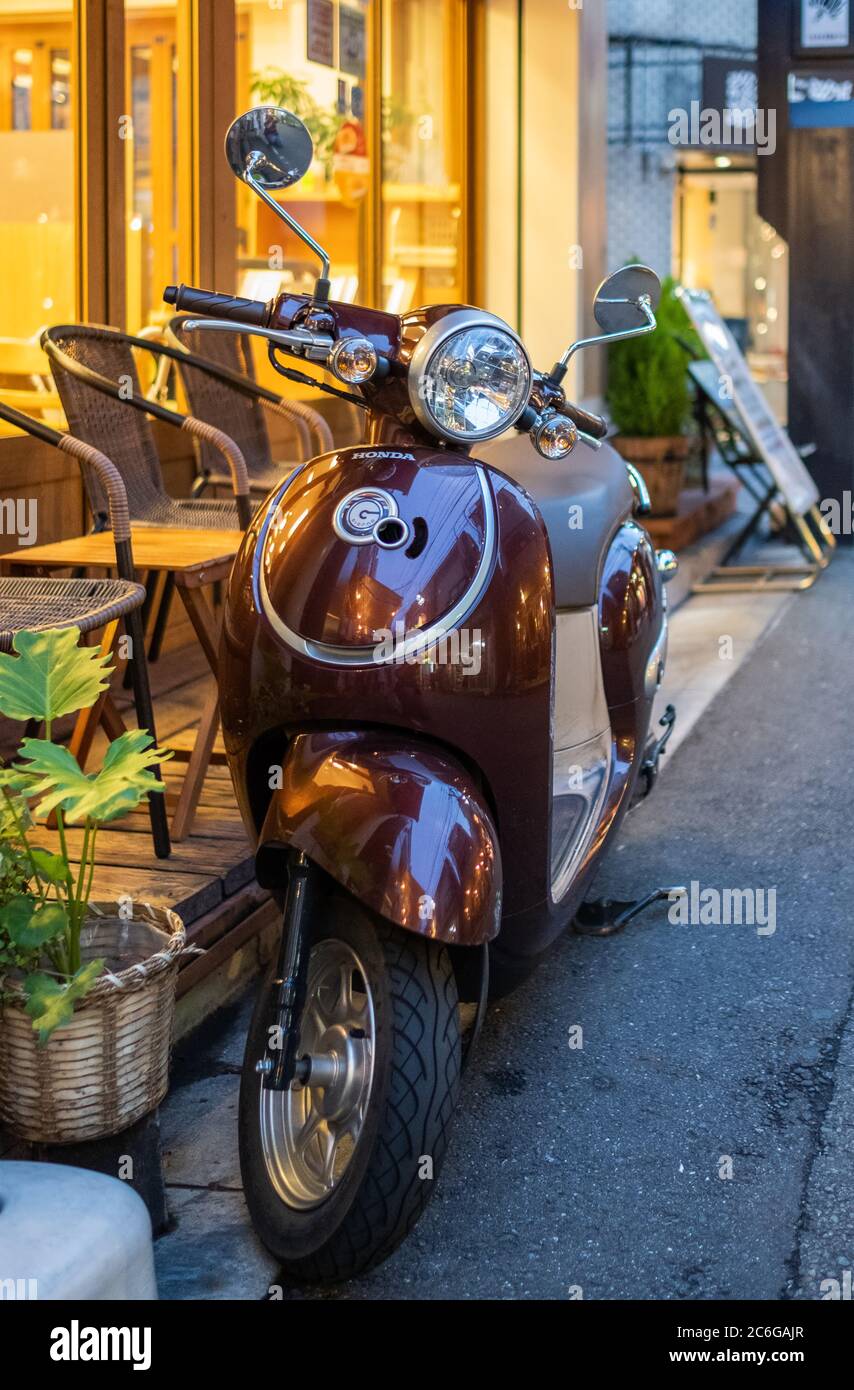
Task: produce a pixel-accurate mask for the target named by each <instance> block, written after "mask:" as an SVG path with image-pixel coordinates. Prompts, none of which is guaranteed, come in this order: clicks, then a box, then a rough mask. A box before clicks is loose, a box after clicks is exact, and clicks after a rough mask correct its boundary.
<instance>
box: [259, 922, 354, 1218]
mask: <svg viewBox="0 0 854 1390" xmlns="http://www.w3.org/2000/svg"><path fill="white" fill-rule="evenodd" d="M375 1036H376V1035H375V1026H374V1001H373V998H372V996H371V990H370V985H369V984H368V976H367V973H366V971H365V969H364V967H363V965H362V962H361V961H360V959H359V957H358V956H357V954H356V952H355V951H354V950H353V949H352V947H351V946H349V945H348V944H347V943H346V942H344V941H340V940H338V939H337V938H330V939H329V940H326V941H321V942H319V943H318V944H317V945H316V946H315V947H314V948H313V950H312V952H311V956H310V958H309V963H308V980H307V982H306V996H305V1008H304V1009H303V1016H302V1027H301V1031H300V1047H299V1054H300V1056H301V1057H302V1056H305V1055H306V1054H308V1055H309V1056H310V1057H311V1058H312V1066H313V1070H314V1075H315V1078H316V1079H315V1082H314V1084H312V1082H311V1080H309V1083H308V1085H306V1086H300V1085H297V1084H296V1083H294V1085H293V1086H292V1087H291V1089H290V1090H288V1091H271V1090H268V1089H267V1088H266V1087H264V1086H263V1085H262V1086H261V1094H260V1122H261V1145H262V1148H263V1152H264V1161H265V1163H266V1167H267V1174H268V1176H269V1179H270V1182H271V1184H272V1186H273V1188H274V1189H275V1191H276V1193H277V1194H278V1196H279V1197H280V1198H281V1199H282V1201H283V1202H285V1203H286V1204H287V1205H288V1206H289V1207H295V1208H296V1209H297V1210H303V1211H306V1210H308V1209H309V1208H311V1207H316V1206H319V1205H320V1203H321V1202H323V1201H325V1200H326V1198H327V1197H329V1195H330V1193H331V1192H332V1191H333V1189H334V1188H335V1187H336V1186H337V1184H338V1183H339V1182H340V1181H341V1179H342V1177H343V1176H344V1173H345V1172H346V1170H347V1167H348V1165H349V1163H350V1161H351V1159H352V1157H353V1154H354V1152H355V1149H356V1145H357V1143H358V1142H359V1136H360V1134H361V1132H362V1128H363V1126H364V1123H365V1116H366V1115H367V1113H368V1102H369V1100H370V1095H371V1085H372V1082H373V1075H374V1052H375Z"/></svg>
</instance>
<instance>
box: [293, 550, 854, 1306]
mask: <svg viewBox="0 0 854 1390" xmlns="http://www.w3.org/2000/svg"><path fill="white" fill-rule="evenodd" d="M852 594H854V557H852V556H849V555H844V556H842V557H841V558H839V559H838V560H837V561H836V563H835V564H834V565H833V567H832V568H831V570H830V571H829V573H828V574H827V575H826V576H825V577H824V578H823V579H822V580H821V582H820V583H819V584H818V585H817V586H816V588H815V589H813V590H812V591H810V592H808V593H806V594H804V595H801V596H799V597H798V598H797V600H796V601H795V602H794V603H793V604H792V605H791V606H790V607H789V608H788V610H787V611H786V613H785V615H784V617H783V619H782V621H781V622H780V623H779V624H778V625H777V626H776V628H774V629H773V630H772V631H771V632H770V633H769V634H768V635H767V636H766V638H765V639H764V641H763V642H762V644H761V645H760V647H759V648H758V649H757V651H756V652H755V653H754V654H753V656H752V657H751V658H750V660H749V661H747V662H746V663H745V664H744V665H743V666H742V667H741V669H740V670H739V671H738V672H737V673H736V674H735V676H734V678H733V679H732V681H731V682H730V683H729V684H728V685H727V686H726V688H725V690H724V691H723V692H722V694H721V695H720V696H719V697H718V699H717V700H716V701H715V703H714V704H713V705H712V707H711V709H710V710H709V712H708V713H707V715H706V716H705V718H704V720H703V722H702V724H701V725H700V726H699V727H698V728H697V729H696V730H695V731H694V733H693V734H692V736H691V738H690V739H689V740H688V741H687V743H686V744H685V745H683V747H682V748H681V749H680V750H679V751H678V752H677V753H676V754H675V755H674V756H673V759H672V764H671V766H669V767H668V769H667V772H666V775H665V776H664V778H663V779H662V781H661V783H660V785H659V788H658V790H657V792H656V795H655V796H654V797H653V798H652V799H651V800H650V801H648V802H647V803H646V804H645V805H643V806H642V807H641V808H640V809H638V810H637V811H636V812H634V813H633V814H632V815H631V816H630V817H629V818H628V820H627V822H626V823H625V825H624V828H623V832H622V834H621V837H620V840H619V843H618V844H617V845H616V846H615V847H614V849H613V850H612V853H611V855H610V858H609V860H608V862H607V864H606V866H605V867H604V868H603V870H602V871H601V873H600V877H599V880H598V882H597V884H596V891H597V892H598V893H601V894H604V895H607V896H613V897H619V898H622V897H632V896H636V895H639V894H641V893H643V892H645V891H646V890H648V889H649V888H651V887H653V886H655V885H659V884H667V883H690V882H691V881H692V880H693V881H696V882H698V883H699V884H700V885H701V886H702V887H703V888H709V887H713V888H718V889H725V888H744V887H752V888H754V889H758V888H765V889H768V888H772V887H773V888H776V930H775V931H774V933H773V934H767V935H760V934H759V933H758V932H757V930H756V928H755V927H752V926H747V925H740V926H739V925H729V926H727V925H705V926H703V925H673V924H671V923H670V922H668V920H667V906H666V905H664V906H657V907H655V908H653V909H652V910H651V911H650V912H649V914H648V915H647V916H645V917H643V918H641V919H639V920H638V921H637V922H636V923H635V924H633V925H632V926H630V927H629V928H628V929H627V930H626V931H625V932H624V933H623V934H622V935H620V936H617V937H615V938H612V939H610V940H598V941H597V940H592V939H582V938H579V937H571V938H566V939H564V940H562V941H561V942H560V943H559V944H558V946H557V948H556V949H555V951H554V953H553V954H552V955H551V957H550V958H549V959H548V960H547V961H546V962H545V964H544V965H543V966H542V967H541V968H540V969H539V971H538V973H537V974H536V976H535V977H534V978H533V979H532V980H530V981H529V982H528V983H527V984H526V985H525V986H524V987H523V988H522V989H520V990H519V991H518V992H517V993H516V994H515V995H513V996H512V997H511V998H510V999H508V1000H506V1001H504V1002H503V1003H501V1004H500V1005H497V1006H494V1007H493V1008H492V1009H491V1010H490V1012H489V1014H488V1017H487V1021H486V1024H485V1027H484V1031H483V1035H482V1039H481V1043H480V1046H479V1048H478V1051H477V1054H476V1057H475V1059H474V1061H473V1063H472V1066H471V1068H470V1070H469V1072H468V1076H467V1078H466V1082H465V1086H464V1092H463V1099H462V1105H461V1108H460V1114H459V1119H458V1123H457V1127H456V1132H455V1136H454V1140H453V1143H452V1145H451V1149H450V1152H449V1155H448V1159H447V1161H446V1164H445V1168H444V1171H443V1173H442V1176H441V1178H440V1180H439V1182H438V1184H437V1191H436V1194H435V1197H434V1199H433V1202H432V1204H431V1205H430V1207H429V1208H428V1210H427V1212H426V1213H425V1215H424V1217H423V1218H422V1220H421V1222H420V1223H419V1225H418V1226H417V1227H416V1229H415V1231H414V1232H413V1233H412V1234H411V1235H410V1237H409V1238H408V1240H407V1242H406V1243H405V1245H404V1246H403V1247H402V1248H401V1249H400V1250H399V1251H398V1252H397V1253H396V1254H395V1255H394V1256H393V1257H392V1258H391V1259H390V1260H389V1261H387V1263H386V1264H385V1265H383V1266H382V1267H381V1268H380V1269H379V1270H377V1271H376V1272H374V1273H373V1274H371V1275H368V1276H366V1277H364V1278H363V1279H361V1280H360V1281H358V1282H356V1283H353V1284H351V1285H348V1286H345V1287H343V1288H342V1289H341V1290H339V1291H337V1292H336V1293H334V1294H332V1295H330V1294H328V1293H326V1294H325V1295H324V1296H325V1297H330V1296H331V1297H341V1298H357V1299H384V1298H400V1297H403V1298H410V1299H432V1298H454V1299H461V1298H549V1299H565V1298H568V1297H572V1296H578V1291H580V1293H581V1296H583V1298H585V1299H614V1298H653V1299H707V1298H730V1299H742V1298H761V1299H772V1300H773V1299H781V1298H791V1297H798V1296H800V1297H808V1298H818V1297H820V1296H821V1291H820V1283H821V1281H822V1280H824V1279H825V1278H833V1277H836V1278H839V1279H841V1278H842V1277H843V1271H844V1270H845V1269H846V1268H847V1269H849V1270H851V1269H852V1268H854V1195H853V1194H854V1174H852V1159H851V1157H850V1155H849V1153H848V1151H849V1150H850V1148H851V1144H850V1135H851V1132H852V1124H854V1031H852V1030H851V1028H850V1009H851V1002H852V975H854V930H852V926H854V906H852V904H854V836H852V819H854V817H852V811H851V804H852V793H854V786H853V785H852V757H851V753H852V734H851V691H852V689H854V614H852V603H851V598H852ZM745 601H749V600H745ZM511 871H512V866H511ZM578 1025H580V1026H581V1028H582V1029H583V1047H582V1048H581V1049H572V1048H570V1046H569V1036H570V1029H573V1028H575V1027H577V1026H578ZM846 1026H847V1027H848V1031H847V1032H846ZM727 1159H729V1160H731V1163H730V1164H727V1162H726V1160H727ZM730 1171H731V1173H732V1176H731V1177H729V1176H721V1173H723V1174H725V1175H726V1174H727V1173H728V1172H730ZM573 1290H575V1294H574V1295H573V1292H572V1291H573ZM317 1292H318V1291H316V1290H313V1289H311V1290H310V1289H306V1290H304V1291H302V1293H300V1292H299V1291H291V1292H289V1293H287V1294H286V1295H285V1296H286V1297H289V1296H290V1297H297V1298H299V1297H300V1296H316V1295H317Z"/></svg>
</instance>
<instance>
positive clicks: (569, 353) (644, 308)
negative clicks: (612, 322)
mask: <svg viewBox="0 0 854 1390" xmlns="http://www.w3.org/2000/svg"><path fill="white" fill-rule="evenodd" d="M606 302H609V303H613V304H621V303H622V304H628V303H630V302H631V301H630V300H628V299H624V300H617V299H615V300H610V301H606ZM634 303H635V304H636V305H637V307H638V308H639V309H640V311H641V313H642V314H643V316H644V318H645V319H646V323H645V324H643V325H642V326H641V327H640V328H627V329H624V330H623V332H622V333H600V334H599V335H598V336H597V337H595V338H579V339H578V341H577V342H575V343H573V344H572V345H571V347H568V348H567V350H566V352H565V353H564V354H563V357H561V359H560V361H559V362H558V363H557V364H556V368H555V371H559V376H558V377H557V380H558V381H562V380H563V378H564V377H565V376H566V369H567V367H568V366H569V363H570V361H571V359H572V358H573V357H574V356H575V354H576V353H577V352H580V351H581V349H582V348H588V347H595V346H596V344H597V343H619V342H622V341H623V340H624V339H626V338H640V337H642V336H643V335H644V334H645V333H652V331H653V329H654V328H655V326H656V318H655V314H654V313H653V312H652V300H651V299H650V297H649V295H648V294H642V295H641V296H640V298H639V299H637V300H635V301H634ZM554 375H555V373H554V372H552V377H553V378H554Z"/></svg>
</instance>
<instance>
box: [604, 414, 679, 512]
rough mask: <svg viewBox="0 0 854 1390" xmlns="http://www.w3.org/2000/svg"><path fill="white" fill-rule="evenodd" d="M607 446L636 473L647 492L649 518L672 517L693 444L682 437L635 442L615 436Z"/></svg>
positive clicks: (631, 438)
mask: <svg viewBox="0 0 854 1390" xmlns="http://www.w3.org/2000/svg"><path fill="white" fill-rule="evenodd" d="M611 443H613V445H614V447H615V449H617V451H618V452H619V453H620V454H621V455H622V456H623V458H624V459H628V461H629V463H633V464H634V465H635V466H636V467H637V468H639V469H640V471H641V474H642V475H643V480H644V482H645V483H646V485H647V488H648V489H649V500H650V502H651V504H652V510H651V515H652V516H673V515H674V514H675V512H676V511H677V510H678V507H679V494H680V492H681V491H682V483H683V481H684V477H685V462H686V460H687V458H688V456H689V455H690V453H691V450H692V448H693V440H691V439H689V438H686V437H685V436H684V435H674V436H673V438H661V439H639V438H638V439H636V438H634V437H632V436H630V435H619V434H618V435H617V436H616V437H615V438H614V439H613V440H611Z"/></svg>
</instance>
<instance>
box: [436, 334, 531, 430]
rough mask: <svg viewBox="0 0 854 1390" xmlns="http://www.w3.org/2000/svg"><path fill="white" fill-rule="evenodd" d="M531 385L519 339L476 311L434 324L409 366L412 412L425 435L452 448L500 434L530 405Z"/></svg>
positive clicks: (528, 369)
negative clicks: (439, 440) (458, 444)
mask: <svg viewBox="0 0 854 1390" xmlns="http://www.w3.org/2000/svg"><path fill="white" fill-rule="evenodd" d="M531 382H532V372H531V361H530V358H529V357H528V354H527V352H526V351H525V347H524V345H523V343H522V341H521V339H520V338H519V337H518V336H517V334H515V333H514V332H513V329H512V328H510V327H509V326H508V325H507V324H506V323H505V322H504V321H503V319H499V318H495V316H494V315H493V314H485V313H482V312H481V311H480V310H477V309H455V310H454V311H453V312H452V313H450V314H446V315H445V317H444V318H443V319H439V320H438V321H437V322H436V323H434V324H433V325H432V326H431V327H430V328H428V329H427V332H426V333H425V334H424V336H423V338H421V339H420V341H419V343H418V345H417V347H416V348H415V351H414V352H413V354H412V361H411V362H410V364H409V400H410V403H411V405H412V409H413V410H414V411H415V414H416V415H417V417H418V419H419V420H420V421H421V424H422V425H423V426H424V428H425V429H426V430H429V431H430V433H431V434H435V435H438V436H439V437H440V438H441V439H447V440H450V441H451V442H452V443H453V442H457V441H462V442H463V443H466V442H469V443H473V442H475V441H477V440H482V439H494V438H495V436H496V435H498V434H503V432H504V431H505V430H506V429H509V428H510V426H511V425H513V424H515V422H516V421H517V420H518V419H519V416H520V415H521V414H522V411H523V410H524V409H525V406H526V405H527V404H528V398H529V396H530V394H531Z"/></svg>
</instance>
